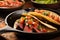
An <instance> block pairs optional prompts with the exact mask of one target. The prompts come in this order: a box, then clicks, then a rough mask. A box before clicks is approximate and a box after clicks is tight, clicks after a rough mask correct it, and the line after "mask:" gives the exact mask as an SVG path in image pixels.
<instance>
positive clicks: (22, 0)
mask: <svg viewBox="0 0 60 40" xmlns="http://www.w3.org/2000/svg"><path fill="white" fill-rule="evenodd" d="M20 1H21V2H22V3H23V4H22V5H21V6H23V5H24V4H25V1H24V0H20ZM21 6H18V7H0V9H16V8H19V7H21Z"/></svg>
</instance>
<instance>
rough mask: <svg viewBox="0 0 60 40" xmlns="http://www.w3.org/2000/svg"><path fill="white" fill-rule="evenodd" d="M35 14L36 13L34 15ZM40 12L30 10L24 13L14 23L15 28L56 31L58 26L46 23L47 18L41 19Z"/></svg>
mask: <svg viewBox="0 0 60 40" xmlns="http://www.w3.org/2000/svg"><path fill="white" fill-rule="evenodd" d="M33 14H35V15H33ZM39 18H42V17H40V13H38V12H35V11H34V12H28V13H23V14H22V15H21V17H20V18H19V19H17V20H16V21H15V23H14V28H15V29H18V30H22V31H25V32H30V33H32V32H33V33H34V32H36V33H44V32H54V31H57V28H56V27H53V26H52V25H50V24H47V23H46V20H44V19H43V20H44V21H45V22H44V21H42V20H40V19H39Z"/></svg>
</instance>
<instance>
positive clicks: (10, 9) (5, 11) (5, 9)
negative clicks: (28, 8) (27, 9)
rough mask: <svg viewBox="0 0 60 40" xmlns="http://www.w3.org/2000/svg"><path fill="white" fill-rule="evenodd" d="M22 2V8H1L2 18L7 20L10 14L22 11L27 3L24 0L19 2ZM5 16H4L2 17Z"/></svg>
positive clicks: (0, 14)
mask: <svg viewBox="0 0 60 40" xmlns="http://www.w3.org/2000/svg"><path fill="white" fill-rule="evenodd" d="M19 1H20V2H22V3H23V4H22V5H21V6H18V7H15V8H10V7H8V8H7V7H0V12H1V13H0V16H1V17H3V18H5V17H6V16H7V15H8V14H9V13H11V12H13V11H15V10H19V9H22V8H23V6H24V4H25V1H24V0H19ZM2 15H3V16H2Z"/></svg>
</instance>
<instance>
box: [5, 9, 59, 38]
mask: <svg viewBox="0 0 60 40" xmlns="http://www.w3.org/2000/svg"><path fill="white" fill-rule="evenodd" d="M40 9H41V8H40ZM44 9H46V10H50V11H53V12H56V13H58V14H59V12H57V11H56V10H52V9H47V8H44ZM33 10H34V8H29V9H22V10H18V11H14V12H12V13H10V14H9V15H7V16H6V18H5V23H6V25H7V26H6V27H5V29H4V30H8V31H17V32H19V34H20V35H22V37H23V38H29V39H46V38H47V39H49V38H53V37H56V36H57V35H59V33H60V26H57V28H58V31H56V32H51V33H28V32H24V31H21V30H17V29H14V28H13V25H14V22H15V21H16V20H17V19H19V18H20V17H21V14H22V13H24V12H29V11H33ZM59 15H60V14H59Z"/></svg>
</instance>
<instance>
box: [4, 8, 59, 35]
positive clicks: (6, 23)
mask: <svg viewBox="0 0 60 40" xmlns="http://www.w3.org/2000/svg"><path fill="white" fill-rule="evenodd" d="M22 10H23V9H22ZM17 11H20V10H17ZM15 12H16V11H14V12H12V13H10V14H8V15H7V16H6V18H5V23H6V24H7V25H8V23H7V19H8V17H9V16H10V15H11V14H14V13H15ZM8 26H9V25H8ZM9 27H11V26H9ZM11 28H12V27H11ZM13 29H14V28H13ZM16 30H17V31H18V32H23V33H29V34H51V33H59V32H60V30H59V31H54V32H42V33H31V32H25V31H21V30H18V29H16Z"/></svg>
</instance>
